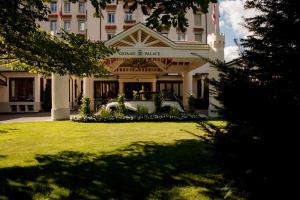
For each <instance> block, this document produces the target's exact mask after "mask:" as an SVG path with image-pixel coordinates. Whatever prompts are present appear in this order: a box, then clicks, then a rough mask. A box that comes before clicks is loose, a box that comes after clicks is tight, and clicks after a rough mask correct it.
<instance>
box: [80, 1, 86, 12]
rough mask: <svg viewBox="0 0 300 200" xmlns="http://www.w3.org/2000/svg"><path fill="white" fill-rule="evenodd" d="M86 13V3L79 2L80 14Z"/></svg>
mask: <svg viewBox="0 0 300 200" xmlns="http://www.w3.org/2000/svg"><path fill="white" fill-rule="evenodd" d="M84 11H85V3H84V2H79V12H80V13H84Z"/></svg>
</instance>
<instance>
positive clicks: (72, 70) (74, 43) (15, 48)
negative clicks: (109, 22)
mask: <svg viewBox="0 0 300 200" xmlns="http://www.w3.org/2000/svg"><path fill="white" fill-rule="evenodd" d="M78 1H79V0H71V2H73V3H75V2H78ZM90 1H91V3H92V5H93V6H94V7H95V16H98V17H101V16H102V11H101V10H104V9H105V7H106V4H107V3H110V2H111V1H110V0H90ZM211 1H212V2H213V1H214V0H198V1H192V0H188V1H184V2H183V1H173V2H172V3H170V2H169V1H153V0H143V1H137V0H135V1H130V2H129V1H128V0H127V1H125V5H124V6H125V7H130V9H136V8H137V4H141V6H142V10H143V12H144V13H145V14H147V15H150V16H149V18H148V19H147V25H148V26H149V27H151V28H156V29H158V30H160V29H162V28H163V27H167V28H170V26H171V25H172V26H174V27H179V28H180V29H181V30H184V29H185V28H186V27H187V26H188V23H187V20H186V18H185V14H186V11H187V9H190V8H191V9H193V10H194V11H196V10H198V8H199V6H200V7H201V8H202V10H203V11H204V12H206V11H207V8H208V3H209V2H211ZM45 2H50V0H24V1H19V0H10V1H7V0H0V5H1V7H0V49H1V51H0V64H1V65H5V66H9V67H13V68H14V69H19V70H27V71H30V72H38V73H44V74H49V73H52V72H53V73H58V74H61V75H63V74H74V75H91V74H95V75H105V74H107V71H106V70H105V68H104V67H103V62H100V61H101V60H102V59H103V58H105V57H107V56H109V55H111V54H112V53H114V52H115V50H114V49H110V48H107V47H105V45H104V43H103V42H101V41H97V42H92V41H90V40H86V39H85V38H82V37H80V36H76V35H74V34H72V33H67V32H64V31H61V30H59V32H60V34H59V37H58V36H57V35H55V36H52V35H50V34H49V33H46V32H45V31H42V30H40V27H39V25H38V23H37V22H39V21H46V20H47V15H48V14H49V13H50V10H49V8H48V7H47V6H46V4H44V3H45ZM147 8H151V9H152V11H151V13H150V12H148V11H149V10H148V9H147Z"/></svg>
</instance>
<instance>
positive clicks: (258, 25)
mask: <svg viewBox="0 0 300 200" xmlns="http://www.w3.org/2000/svg"><path fill="white" fill-rule="evenodd" d="M297 5H298V2H297V1H293V0H292V1H284V0H276V1H274V0H262V1H254V0H248V1H247V2H246V8H255V9H257V10H258V11H259V12H260V14H259V15H257V16H255V17H253V18H248V19H246V27H248V29H249V30H250V31H251V32H252V33H253V34H252V35H250V36H248V37H247V38H246V39H243V40H242V41H241V47H242V52H241V60H240V67H236V68H228V67H227V66H224V65H218V66H217V68H218V69H219V70H220V72H221V74H220V80H219V81H213V82H212V83H213V84H214V85H215V86H216V88H217V89H218V91H219V95H218V100H219V101H221V102H222V104H223V105H224V108H223V110H222V115H223V116H224V117H225V119H226V120H228V125H227V126H226V134H222V132H220V131H219V132H215V133H214V134H215V136H216V137H217V139H216V140H215V142H216V143H217V147H218V148H219V149H220V152H223V153H224V154H226V155H227V157H225V161H226V163H227V164H228V165H229V169H231V172H232V173H233V174H234V175H236V177H239V178H240V179H241V180H243V181H244V183H243V184H244V185H245V186H246V187H247V189H248V190H249V191H250V192H251V193H252V196H253V199H267V198H268V199H270V198H271V199H272V198H273V199H278V198H280V195H286V194H290V193H289V192H288V193H285V194H283V193H284V192H286V191H285V190H284V189H283V188H282V189H281V191H280V192H279V191H278V192H276V194H275V193H274V196H271V195H272V194H273V192H272V190H273V188H274V187H277V185H276V182H275V179H276V180H280V179H286V177H289V176H293V173H294V172H295V171H293V170H292V169H290V168H287V163H289V162H291V161H290V160H288V159H287V157H286V156H287V155H290V156H292V155H291V154H293V153H292V152H297V151H296V150H295V149H294V148H295V147H296V145H293V142H294V141H297V139H296V135H297V134H295V130H298V129H299V128H298V125H297V124H298V123H297V122H296V119H297V117H295V116H299V113H300V112H299V111H300V104H299V102H300V89H299V85H300V69H299V64H298V58H299V57H300V55H299V54H300V49H299V45H300V41H299V35H300V31H299V30H300V20H299V19H300V16H299V9H298V7H297ZM297 27H298V28H297ZM283 30H284V31H283ZM280 147H284V148H280ZM284 182H285V183H287V182H288V181H284ZM275 195H276V196H275ZM284 198H285V199H286V198H287V197H286V196H285V197H284Z"/></svg>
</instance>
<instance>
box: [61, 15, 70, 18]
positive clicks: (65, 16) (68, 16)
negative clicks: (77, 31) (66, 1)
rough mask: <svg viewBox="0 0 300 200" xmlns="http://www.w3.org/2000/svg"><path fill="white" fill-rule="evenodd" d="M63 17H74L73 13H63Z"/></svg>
mask: <svg viewBox="0 0 300 200" xmlns="http://www.w3.org/2000/svg"><path fill="white" fill-rule="evenodd" d="M62 17H63V18H72V14H63V15H62Z"/></svg>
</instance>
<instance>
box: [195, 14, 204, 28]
mask: <svg viewBox="0 0 300 200" xmlns="http://www.w3.org/2000/svg"><path fill="white" fill-rule="evenodd" d="M195 25H196V26H202V15H201V13H197V14H195Z"/></svg>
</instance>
